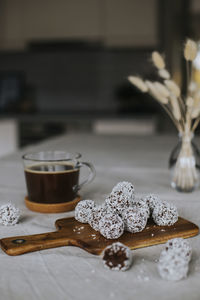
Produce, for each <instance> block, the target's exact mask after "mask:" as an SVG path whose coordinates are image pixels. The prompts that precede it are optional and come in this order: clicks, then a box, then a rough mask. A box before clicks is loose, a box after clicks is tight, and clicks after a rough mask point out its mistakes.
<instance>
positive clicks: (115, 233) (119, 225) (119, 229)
mask: <svg viewBox="0 0 200 300" xmlns="http://www.w3.org/2000/svg"><path fill="white" fill-rule="evenodd" d="M99 231H100V233H101V234H102V235H103V236H104V237H105V238H106V239H117V238H119V237H120V236H121V235H122V234H123V232H124V222H123V221H122V218H121V217H120V216H119V215H118V214H115V213H111V212H108V213H107V214H105V216H102V218H101V219H100V221H99Z"/></svg>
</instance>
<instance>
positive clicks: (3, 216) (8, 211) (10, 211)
mask: <svg viewBox="0 0 200 300" xmlns="http://www.w3.org/2000/svg"><path fill="white" fill-rule="evenodd" d="M19 217H20V212H19V209H18V208H16V207H15V206H14V205H12V204H10V203H9V204H5V205H2V206H1V207H0V223H1V224H3V225H5V226H12V225H15V224H17V223H18V221H19Z"/></svg>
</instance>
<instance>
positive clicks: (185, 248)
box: [165, 238, 192, 262]
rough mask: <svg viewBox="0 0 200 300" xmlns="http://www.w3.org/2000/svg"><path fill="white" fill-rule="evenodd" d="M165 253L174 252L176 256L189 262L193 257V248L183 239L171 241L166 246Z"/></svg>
mask: <svg viewBox="0 0 200 300" xmlns="http://www.w3.org/2000/svg"><path fill="white" fill-rule="evenodd" d="M165 251H173V252H174V253H176V255H178V256H181V257H183V258H185V259H186V260H187V261H188V262H189V261H190V259H191V256H192V247H191V246H190V244H189V242H188V241H186V240H184V239H182V238H175V239H171V240H169V241H168V242H167V243H166V244H165Z"/></svg>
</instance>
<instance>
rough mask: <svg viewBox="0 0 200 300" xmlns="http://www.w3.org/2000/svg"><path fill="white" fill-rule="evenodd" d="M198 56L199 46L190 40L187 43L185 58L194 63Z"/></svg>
mask: <svg viewBox="0 0 200 300" xmlns="http://www.w3.org/2000/svg"><path fill="white" fill-rule="evenodd" d="M196 56H197V44H196V43H195V42H194V41H193V40H190V39H188V40H187V41H186V43H185V48H184V57H185V59H186V60H189V61H193V60H194V59H195V58H196Z"/></svg>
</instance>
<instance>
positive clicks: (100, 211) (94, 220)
mask: <svg viewBox="0 0 200 300" xmlns="http://www.w3.org/2000/svg"><path fill="white" fill-rule="evenodd" d="M109 211H110V210H109V208H108V207H107V206H106V205H105V204H102V205H100V206H97V207H94V208H93V209H92V210H91V212H90V214H89V217H88V223H89V224H90V226H91V227H92V228H93V229H94V230H96V231H99V222H100V220H101V218H102V217H103V216H105V215H106V214H107V213H108V212H109Z"/></svg>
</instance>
